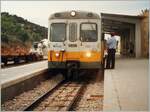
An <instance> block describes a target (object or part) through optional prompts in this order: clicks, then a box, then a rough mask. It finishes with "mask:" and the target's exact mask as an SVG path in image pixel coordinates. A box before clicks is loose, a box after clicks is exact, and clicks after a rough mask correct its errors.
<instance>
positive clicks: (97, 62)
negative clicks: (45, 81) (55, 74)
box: [48, 11, 104, 77]
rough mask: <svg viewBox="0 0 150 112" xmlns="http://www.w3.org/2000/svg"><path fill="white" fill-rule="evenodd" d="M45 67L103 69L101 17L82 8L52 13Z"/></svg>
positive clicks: (69, 70)
mask: <svg viewBox="0 0 150 112" xmlns="http://www.w3.org/2000/svg"><path fill="white" fill-rule="evenodd" d="M48 26H49V28H48V39H49V42H50V46H49V50H48V67H49V68H50V69H57V70H59V69H62V70H63V69H64V70H68V77H69V73H71V71H72V70H75V71H77V70H82V69H84V70H87V69H103V63H104V61H103V58H104V56H103V55H104V47H103V41H102V40H103V39H102V31H101V17H100V16H99V15H98V14H95V13H91V12H83V11H70V12H69V11H68V12H58V13H54V14H52V15H51V16H50V18H49V24H48Z"/></svg>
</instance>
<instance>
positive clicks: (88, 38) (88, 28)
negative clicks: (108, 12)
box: [50, 23, 98, 42]
mask: <svg viewBox="0 0 150 112" xmlns="http://www.w3.org/2000/svg"><path fill="white" fill-rule="evenodd" d="M66 27H67V25H66V23H52V24H51V28H50V32H51V33H50V41H51V42H64V41H65V40H66V38H67V37H66V34H67V33H66V32H67V31H66ZM97 35H98V32H97V24H96V23H81V24H80V41H82V42H96V41H97V39H98V37H97ZM76 40H77V24H76V23H71V24H69V41H71V42H75V41H76Z"/></svg>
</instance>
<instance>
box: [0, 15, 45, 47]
mask: <svg viewBox="0 0 150 112" xmlns="http://www.w3.org/2000/svg"><path fill="white" fill-rule="evenodd" d="M44 38H47V28H45V27H42V26H40V25H37V24H34V23H31V22H29V21H28V20H26V19H24V18H22V17H18V16H16V15H10V14H9V13H7V12H2V13H1V43H2V45H11V44H12V43H20V44H22V45H25V46H28V47H30V46H31V45H32V43H33V42H35V41H40V40H41V39H44Z"/></svg>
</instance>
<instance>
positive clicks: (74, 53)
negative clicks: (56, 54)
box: [66, 20, 80, 61]
mask: <svg viewBox="0 0 150 112" xmlns="http://www.w3.org/2000/svg"><path fill="white" fill-rule="evenodd" d="M67 28H68V29H67V31H68V32H67V45H68V46H67V52H68V53H67V57H66V58H67V60H68V61H69V60H70V61H77V60H79V58H80V56H79V39H78V23H77V21H75V20H69V22H68V27H67Z"/></svg>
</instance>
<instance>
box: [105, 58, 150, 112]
mask: <svg viewBox="0 0 150 112" xmlns="http://www.w3.org/2000/svg"><path fill="white" fill-rule="evenodd" d="M148 97H149V96H148V59H118V60H116V68H115V69H114V70H106V71H105V78H104V105H103V110H112V111H115V110H123V111H148Z"/></svg>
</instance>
